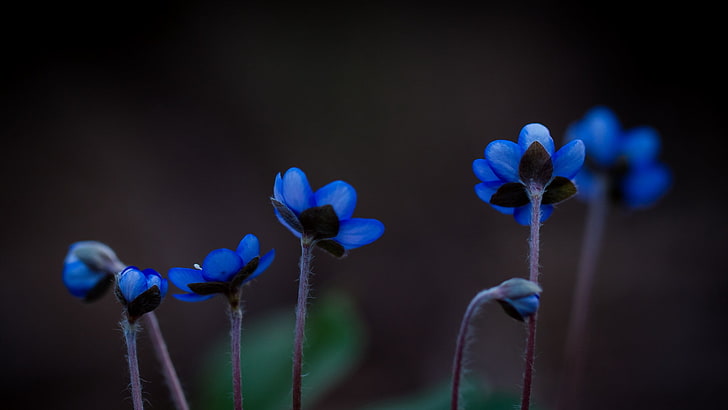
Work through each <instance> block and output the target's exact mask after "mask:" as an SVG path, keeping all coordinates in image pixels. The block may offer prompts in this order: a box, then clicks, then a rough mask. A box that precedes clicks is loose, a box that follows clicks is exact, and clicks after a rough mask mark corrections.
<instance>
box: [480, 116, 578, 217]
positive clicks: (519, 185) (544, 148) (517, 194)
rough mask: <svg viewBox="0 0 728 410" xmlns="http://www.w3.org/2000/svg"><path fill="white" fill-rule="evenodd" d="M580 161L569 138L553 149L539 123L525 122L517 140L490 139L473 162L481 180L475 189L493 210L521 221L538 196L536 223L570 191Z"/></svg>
mask: <svg viewBox="0 0 728 410" xmlns="http://www.w3.org/2000/svg"><path fill="white" fill-rule="evenodd" d="M583 163H584V144H583V143H582V142H581V141H579V140H574V141H571V142H570V143H568V144H567V145H565V146H563V147H562V148H561V149H560V150H558V151H556V152H554V140H553V139H552V138H551V135H550V134H549V130H548V129H547V128H546V127H545V126H543V125H541V124H536V123H534V124H528V125H526V126H525V127H523V129H521V132H520V134H519V136H518V143H515V142H512V141H506V140H496V141H493V142H491V143H490V144H488V146H487V147H486V148H485V159H476V160H475V161H473V172H474V173H475V176H476V177H478V179H480V180H481V181H482V182H481V183H479V184H477V185H475V193H476V194H477V195H478V197H479V198H480V199H481V200H483V201H484V202H487V203H489V204H490V205H491V206H492V207H493V208H495V209H496V210H498V211H500V212H502V213H504V214H508V215H513V217H514V218H515V220H516V221H517V222H518V223H520V224H521V225H530V223H531V203H532V199H533V198H534V197H536V196H538V195H541V222H543V221H545V220H546V219H547V218H548V217H549V216H550V215H551V213H552V212H553V209H554V206H553V204H556V203H558V202H561V201H564V200H566V199H568V198H570V197H571V196H572V195H574V194H575V193H576V187H575V186H574V184H573V183H572V181H571V179H572V178H574V176H575V175H576V174H577V173H578V172H579V170H580V169H581V167H582V165H583Z"/></svg>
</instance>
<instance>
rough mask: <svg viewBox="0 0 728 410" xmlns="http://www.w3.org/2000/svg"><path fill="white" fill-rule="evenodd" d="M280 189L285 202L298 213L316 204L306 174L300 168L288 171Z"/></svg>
mask: <svg viewBox="0 0 728 410" xmlns="http://www.w3.org/2000/svg"><path fill="white" fill-rule="evenodd" d="M274 189H275V186H274ZM280 190H281V193H282V195H283V199H284V201H283V203H285V204H286V205H287V206H288V207H289V208H291V210H293V211H294V212H296V213H297V214H300V213H301V212H303V211H304V210H306V209H308V208H311V207H313V206H315V205H316V204H315V202H314V197H313V190H312V189H311V185H310V184H309V183H308V179H307V178H306V174H305V173H304V172H303V171H301V170H300V169H298V168H291V169H289V170H288V171H286V173H285V174H284V175H283V179H282V185H281V189H280Z"/></svg>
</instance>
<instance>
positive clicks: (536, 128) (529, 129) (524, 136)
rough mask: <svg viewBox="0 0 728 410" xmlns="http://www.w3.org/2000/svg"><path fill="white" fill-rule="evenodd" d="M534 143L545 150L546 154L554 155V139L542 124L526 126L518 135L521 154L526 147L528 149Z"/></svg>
mask: <svg viewBox="0 0 728 410" xmlns="http://www.w3.org/2000/svg"><path fill="white" fill-rule="evenodd" d="M534 142H539V143H540V144H541V145H542V146H543V147H544V148H545V149H546V152H548V153H549V155H554V139H553V138H551V134H550V133H549V129H548V128H546V127H545V126H544V125H543V124H539V123H532V124H527V125H526V126H525V127H523V128H522V129H521V132H520V133H519V134H518V145H519V146H520V147H521V150H523V152H526V150H527V149H528V147H530V146H531V144H533V143H534Z"/></svg>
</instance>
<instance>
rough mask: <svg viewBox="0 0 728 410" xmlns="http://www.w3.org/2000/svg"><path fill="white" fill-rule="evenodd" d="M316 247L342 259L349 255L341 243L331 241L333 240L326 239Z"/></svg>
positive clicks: (318, 242)
mask: <svg viewBox="0 0 728 410" xmlns="http://www.w3.org/2000/svg"><path fill="white" fill-rule="evenodd" d="M316 246H318V247H319V248H320V249H323V250H324V251H326V252H328V253H329V254H330V255H331V256H333V257H335V258H338V259H341V258H343V257H345V256H347V255H348V254H349V253H348V252H347V251H346V248H344V247H343V246H341V244H340V243H338V242H336V241H334V240H331V239H324V240H320V241H317V242H316Z"/></svg>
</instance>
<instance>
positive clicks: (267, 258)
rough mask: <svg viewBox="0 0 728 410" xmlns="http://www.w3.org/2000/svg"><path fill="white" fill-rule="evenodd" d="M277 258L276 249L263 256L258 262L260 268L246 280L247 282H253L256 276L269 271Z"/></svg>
mask: <svg viewBox="0 0 728 410" xmlns="http://www.w3.org/2000/svg"><path fill="white" fill-rule="evenodd" d="M275 257H276V251H275V249H271V250H270V251H268V253H266V254H265V255H263V256H261V257H260V260H259V261H258V267H257V268H255V271H254V272H253V273H252V274H251V275H250V276H248V277H247V278H245V282H248V281H250V280H253V279H254V278H255V277H256V276H258V275H260V274H261V273H263V272H265V270H266V269H268V267H270V264H271V263H273V259H275Z"/></svg>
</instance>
